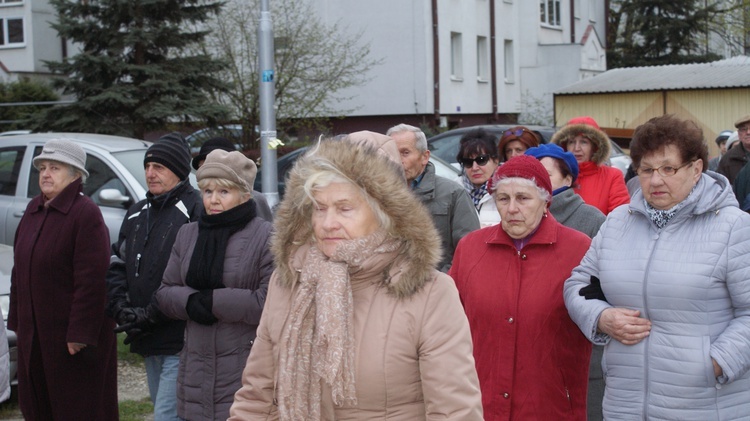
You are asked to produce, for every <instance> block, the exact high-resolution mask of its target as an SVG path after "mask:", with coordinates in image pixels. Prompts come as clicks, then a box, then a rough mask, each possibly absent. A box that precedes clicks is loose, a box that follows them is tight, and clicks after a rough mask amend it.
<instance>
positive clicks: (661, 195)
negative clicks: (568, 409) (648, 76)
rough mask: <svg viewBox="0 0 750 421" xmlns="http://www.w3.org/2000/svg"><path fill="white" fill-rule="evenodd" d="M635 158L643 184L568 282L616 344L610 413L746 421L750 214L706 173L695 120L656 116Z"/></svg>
mask: <svg viewBox="0 0 750 421" xmlns="http://www.w3.org/2000/svg"><path fill="white" fill-rule="evenodd" d="M630 153H631V156H632V157H633V163H634V165H635V168H636V170H637V173H638V178H639V180H640V183H641V189H640V190H639V191H636V193H635V195H634V196H633V201H632V203H631V204H630V205H629V206H623V207H621V208H619V209H617V210H615V211H614V212H612V213H611V214H610V215H609V216H608V218H607V221H606V222H605V223H604V225H602V227H601V230H600V231H599V234H598V235H597V236H596V238H595V239H594V241H593V243H592V245H591V248H590V249H589V251H588V252H587V253H586V256H585V257H584V259H583V261H582V262H581V265H580V266H578V267H577V268H576V269H575V270H574V271H573V274H572V276H571V278H570V279H569V280H568V281H567V282H566V283H565V303H566V305H567V307H568V310H569V311H570V315H571V317H572V318H573V320H575V322H576V323H577V324H578V326H579V327H580V329H581V331H583V333H584V335H586V337H588V338H589V340H591V341H592V342H594V343H596V344H601V345H606V347H605V349H604V361H603V362H602V369H603V371H604V373H605V378H606V391H605V395H604V403H603V410H604V417H605V418H606V419H660V420H666V419H669V420H716V419H722V420H730V419H732V420H734V419H747V417H748V414H750V399H749V397H750V394H749V393H750V392H748V391H750V372H748V368H749V367H750V260H748V258H747V256H748V253H750V215H747V214H746V213H744V212H742V211H740V210H739V209H738V208H737V201H736V200H735V198H734V195H733V193H732V188H731V186H730V185H729V183H728V182H727V180H726V178H724V177H722V176H719V175H717V174H716V173H713V172H705V168H706V166H705V165H706V158H707V155H708V151H707V148H706V143H705V142H704V140H703V133H702V131H701V129H700V128H699V127H698V126H697V125H696V124H695V123H693V122H692V121H687V120H681V119H678V118H677V117H674V116H671V115H665V116H662V117H657V118H653V119H651V120H649V121H648V122H647V123H645V124H643V125H641V126H639V127H638V128H636V130H635V132H634V133H633V140H632V141H631V143H630Z"/></svg>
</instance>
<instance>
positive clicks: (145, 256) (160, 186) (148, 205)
mask: <svg viewBox="0 0 750 421" xmlns="http://www.w3.org/2000/svg"><path fill="white" fill-rule="evenodd" d="M190 159H191V157H190V150H189V149H188V146H187V142H186V141H185V139H184V138H183V137H182V135H180V134H179V133H170V134H167V135H165V136H163V137H162V138H160V139H159V140H158V141H156V142H155V143H154V144H153V145H151V147H149V148H148V150H147V151H146V155H145V157H144V159H143V165H144V168H145V171H146V182H147V183H148V193H146V199H144V200H141V201H140V202H138V203H136V204H135V205H133V206H132V207H131V208H130V210H128V213H127V215H125V220H124V221H123V222H122V227H121V228H120V236H119V238H118V240H117V242H116V243H115V244H113V245H112V257H111V259H110V266H109V271H108V273H107V296H108V304H107V314H108V315H109V316H110V317H112V318H113V319H115V321H117V324H118V325H119V327H118V328H117V329H116V330H117V331H120V332H126V333H127V337H126V338H125V343H126V344H130V352H134V353H137V354H140V355H142V356H143V357H145V363H146V374H147V377H148V387H149V393H150V394H151V401H152V402H153V403H154V420H155V421H159V420H177V419H179V418H177V392H176V389H177V370H178V366H179V356H178V355H177V353H178V352H180V350H181V349H182V345H183V334H184V330H185V322H184V321H178V320H171V319H168V318H167V317H165V316H164V315H163V314H162V313H161V311H159V308H158V306H157V304H156V301H155V299H154V294H155V292H156V290H157V289H158V288H159V285H160V284H161V280H162V275H163V274H164V269H165V268H166V266H167V262H168V261H169V256H170V253H171V251H172V245H173V244H174V241H175V237H176V236H177V231H179V229H180V227H181V226H182V225H183V224H186V223H188V222H191V221H195V220H197V219H198V217H199V216H200V215H201V213H202V212H203V210H202V201H201V198H200V194H199V193H198V191H197V190H195V189H194V188H193V187H192V186H191V185H190V182H189V180H188V175H189V174H190Z"/></svg>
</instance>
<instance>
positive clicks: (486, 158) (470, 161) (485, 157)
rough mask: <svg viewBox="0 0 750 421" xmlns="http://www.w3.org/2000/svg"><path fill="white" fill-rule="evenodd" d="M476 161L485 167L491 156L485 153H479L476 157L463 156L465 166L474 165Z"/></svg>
mask: <svg viewBox="0 0 750 421" xmlns="http://www.w3.org/2000/svg"><path fill="white" fill-rule="evenodd" d="M475 162H476V163H477V165H479V166H480V167H484V166H485V165H487V163H488V162H490V156H489V155H488V154H484V155H479V156H478V157H476V158H461V165H463V166H464V168H471V167H473V166H474V163H475Z"/></svg>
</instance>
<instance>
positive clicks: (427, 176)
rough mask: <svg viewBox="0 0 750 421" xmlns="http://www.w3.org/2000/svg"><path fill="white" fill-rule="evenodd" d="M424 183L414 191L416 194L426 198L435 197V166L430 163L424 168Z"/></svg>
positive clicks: (420, 183) (421, 182)
mask: <svg viewBox="0 0 750 421" xmlns="http://www.w3.org/2000/svg"><path fill="white" fill-rule="evenodd" d="M423 174H424V175H423V176H422V181H420V182H419V184H418V185H417V187H416V188H415V189H414V193H416V194H417V195H419V196H422V197H425V198H433V197H435V166H434V165H432V162H428V163H427V166H425V167H424V173H423Z"/></svg>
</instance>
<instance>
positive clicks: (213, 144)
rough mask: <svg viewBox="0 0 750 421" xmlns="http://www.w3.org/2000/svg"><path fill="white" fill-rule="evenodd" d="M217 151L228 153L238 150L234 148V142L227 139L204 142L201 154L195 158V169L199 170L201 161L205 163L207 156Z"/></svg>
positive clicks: (221, 138)
mask: <svg viewBox="0 0 750 421" xmlns="http://www.w3.org/2000/svg"><path fill="white" fill-rule="evenodd" d="M216 149H221V150H222V151H227V152H232V151H236V150H237V148H235V147H234V143H232V141H231V140H229V139H227V138H226V137H212V138H211V139H208V140H207V141H205V142H203V144H202V145H201V150H200V152H198V155H196V156H194V157H193V168H194V169H196V170H197V169H198V164H200V162H201V161H205V160H206V156H207V155H208V154H209V153H211V151H213V150H216Z"/></svg>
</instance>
